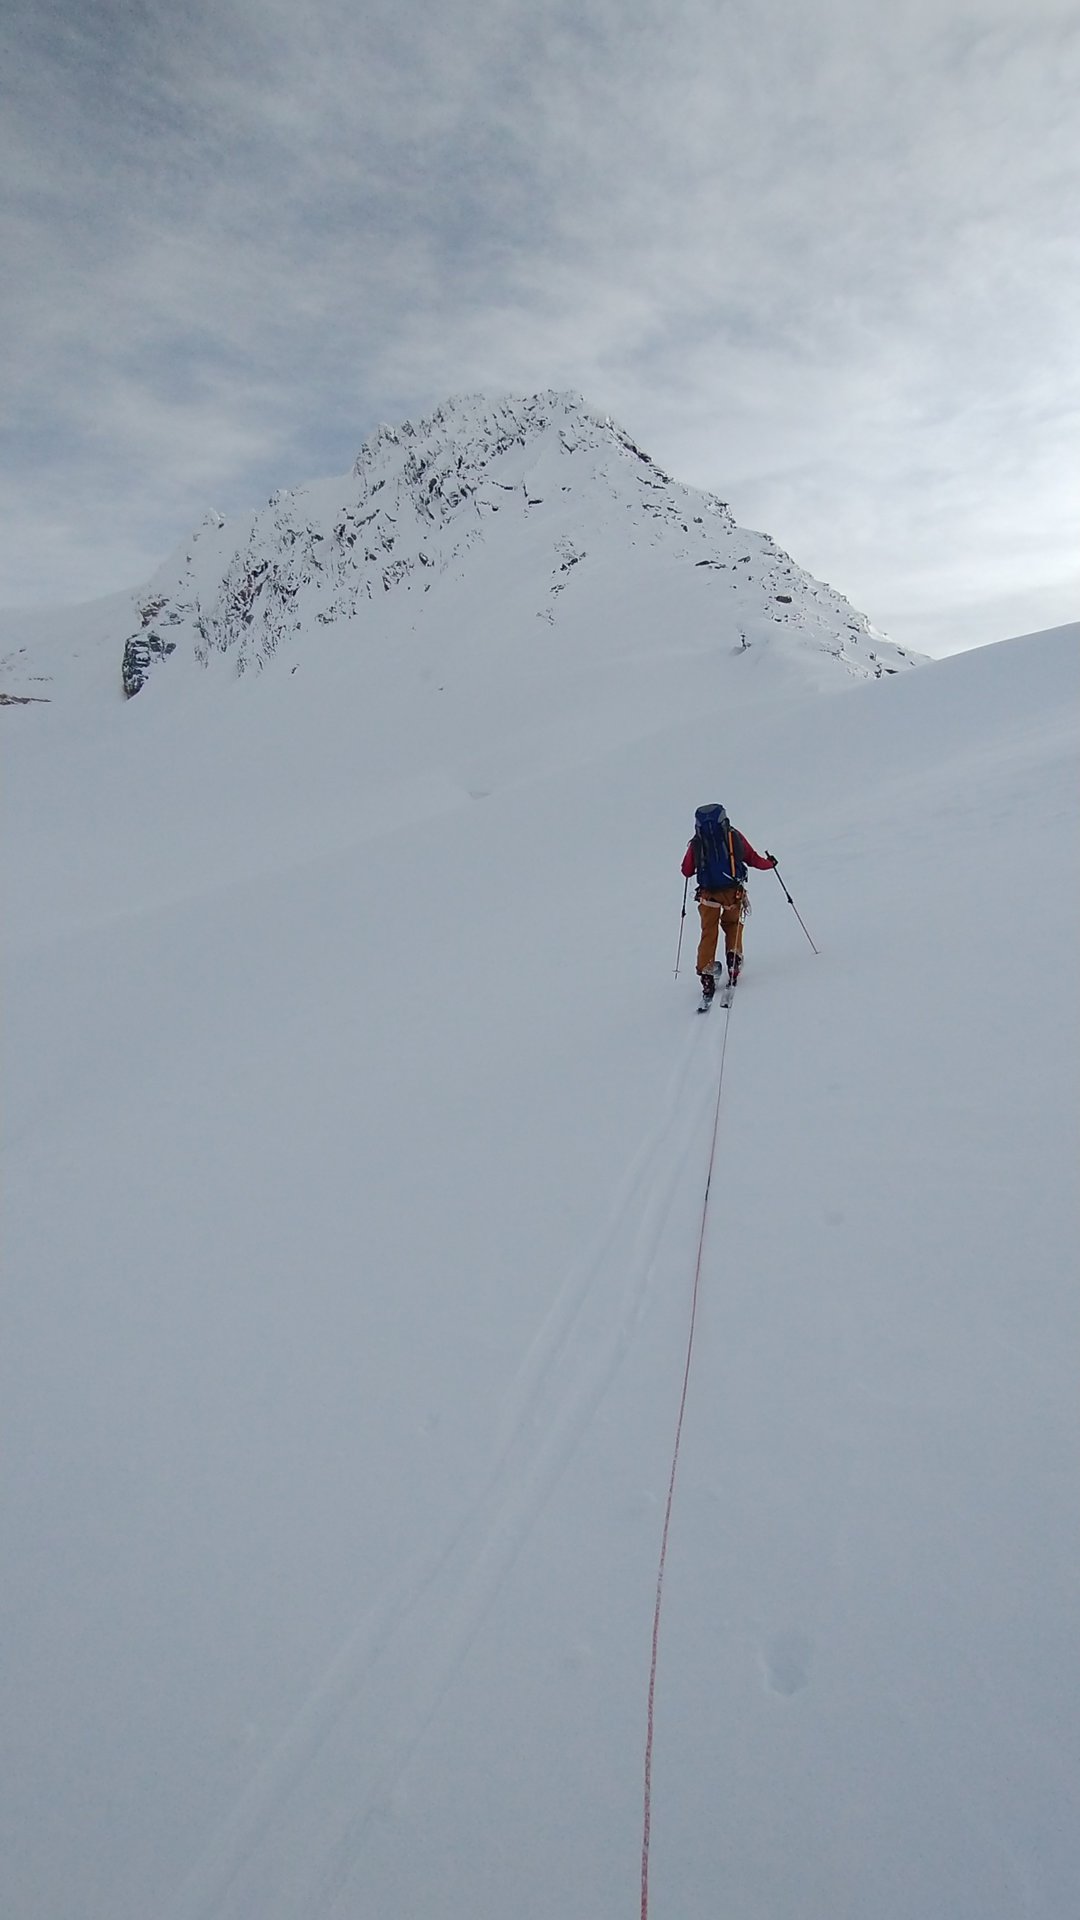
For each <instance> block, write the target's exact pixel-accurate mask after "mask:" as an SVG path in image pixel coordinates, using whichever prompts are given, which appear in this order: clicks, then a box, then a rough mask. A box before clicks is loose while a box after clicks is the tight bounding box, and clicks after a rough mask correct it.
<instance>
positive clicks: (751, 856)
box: [735, 828, 772, 873]
mask: <svg viewBox="0 0 1080 1920" xmlns="http://www.w3.org/2000/svg"><path fill="white" fill-rule="evenodd" d="M735 831H736V836H737V838H738V839H739V840H741V841H742V850H743V858H744V859H745V861H746V864H747V866H750V867H760V868H761V870H762V872H763V873H768V871H769V869H770V868H771V866H772V861H771V860H766V859H765V857H764V855H763V854H760V853H758V852H757V851H756V849H755V848H754V847H752V846H751V845H750V842H749V840H748V839H747V837H746V835H745V833H739V831H738V828H736V830H735Z"/></svg>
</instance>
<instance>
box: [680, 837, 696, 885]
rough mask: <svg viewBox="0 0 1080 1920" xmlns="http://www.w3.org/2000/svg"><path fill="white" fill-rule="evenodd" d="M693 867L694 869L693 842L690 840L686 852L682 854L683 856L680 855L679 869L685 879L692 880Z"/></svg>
mask: <svg viewBox="0 0 1080 1920" xmlns="http://www.w3.org/2000/svg"><path fill="white" fill-rule="evenodd" d="M694 869H695V861H694V843H693V841H692V840H691V842H690V845H689V846H688V847H687V849H686V852H685V853H684V854H683V857H682V868H681V871H682V873H683V874H684V875H685V877H686V879H687V880H692V879H693V877H694Z"/></svg>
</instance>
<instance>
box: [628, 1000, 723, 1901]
mask: <svg viewBox="0 0 1080 1920" xmlns="http://www.w3.org/2000/svg"><path fill="white" fill-rule="evenodd" d="M730 1027H731V1011H730V1007H729V1009H728V1013H727V1017H726V1019H725V1021H724V1040H723V1045H722V1047H721V1049H720V1072H719V1074H718V1076H717V1082H716V1111H715V1113H714V1114H713V1127H712V1141H711V1143H710V1146H709V1171H708V1176H707V1178H706V1181H705V1194H704V1197H703V1199H702V1203H701V1230H700V1232H699V1234H698V1249H697V1264H696V1266H695V1268H694V1287H693V1292H692V1294H691V1298H690V1330H689V1334H688V1337H687V1341H686V1365H685V1367H684V1369H683V1382H682V1395H681V1397H680V1400H679V1417H678V1420H677V1421H676V1424H675V1446H674V1449H673V1451H672V1456H671V1476H670V1479H669V1480H668V1490H667V1505H666V1507H665V1509H664V1530H663V1533H662V1535H661V1537H660V1564H659V1566H658V1568H657V1573H656V1606H655V1608H654V1609H653V1628H652V1661H651V1664H650V1667H649V1710H648V1717H647V1722H646V1731H645V1805H644V1819H643V1824H642V1835H641V1920H649V1835H650V1830H651V1827H652V1751H653V1709H654V1706H655V1702H656V1656H657V1650H658V1647H659V1644H660V1608H661V1604H662V1601H663V1597H664V1566H665V1563H666V1561H667V1544H668V1532H669V1530H670V1527H671V1507H672V1502H673V1500H674V1498H675V1477H676V1474H677V1473H678V1470H679V1448H680V1446H681V1444H682V1430H683V1416H684V1414H685V1412H686V1396H687V1391H688V1389H689V1386H690V1365H691V1362H692V1360H693V1357H694V1329H695V1327H696V1325H697V1310H698V1296H699V1294H700V1292H701V1266H702V1260H703V1257H704V1253H705V1227H706V1224H707V1221H708V1215H709V1191H710V1189H711V1187H712V1177H713V1168H714V1166H715V1164H716V1140H717V1134H718V1133H719V1130H720V1097H721V1095H722V1093H723V1090H724V1062H725V1060H726V1059H727V1043H728V1032H729V1030H730Z"/></svg>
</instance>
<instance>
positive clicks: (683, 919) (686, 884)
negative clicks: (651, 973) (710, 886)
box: [675, 879, 690, 980]
mask: <svg viewBox="0 0 1080 1920" xmlns="http://www.w3.org/2000/svg"><path fill="white" fill-rule="evenodd" d="M689 885H690V881H689V879H686V880H684V881H683V890H682V914H681V916H680V919H679V944H678V946H677V947H676V949H675V978H676V980H677V979H678V977H679V955H680V954H681V953H682V937H683V928H684V926H685V925H686V893H687V888H688V887H689Z"/></svg>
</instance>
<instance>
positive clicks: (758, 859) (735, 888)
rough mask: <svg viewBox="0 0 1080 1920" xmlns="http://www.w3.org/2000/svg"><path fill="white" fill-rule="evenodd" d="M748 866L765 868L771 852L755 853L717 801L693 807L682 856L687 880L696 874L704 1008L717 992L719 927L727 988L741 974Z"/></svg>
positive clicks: (770, 863)
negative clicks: (691, 831)
mask: <svg viewBox="0 0 1080 1920" xmlns="http://www.w3.org/2000/svg"><path fill="white" fill-rule="evenodd" d="M747 865H750V866H751V867H760V868H761V869H762V870H763V871H765V872H767V871H768V869H769V868H770V867H775V865H776V856H775V855H774V854H771V853H764V854H762V853H757V852H755V850H754V848H753V847H752V846H751V845H750V842H749V840H748V839H747V838H746V835H745V834H744V833H740V832H739V829H738V827H733V826H732V824H731V821H730V820H729V819H728V817H727V814H726V813H725V811H724V809H723V807H721V806H720V805H719V804H718V803H716V802H713V803H712V804H711V805H709V806H705V807H698V809H697V811H696V813H695V815H694V837H693V839H692V840H691V842H690V845H689V846H688V847H687V849H686V852H685V854H684V855H683V863H682V871H683V873H684V875H685V876H686V878H687V879H688V880H689V879H690V877H691V875H692V874H696V875H697V889H696V891H695V893H694V898H695V900H696V901H697V903H698V911H699V913H700V914H701V941H700V944H699V946H698V953H697V971H698V979H699V980H700V981H701V999H702V1007H703V1008H704V1007H707V1006H708V1004H709V1002H710V1000H711V999H712V997H713V994H714V993H715V992H716V974H717V971H718V969H717V967H716V964H715V963H716V943H717V938H718V936H719V933H720V929H721V927H723V929H724V947H725V958H726V960H727V970H728V984H729V987H733V986H734V985H735V982H736V980H737V979H738V977H739V975H740V973H741V972H742V939H743V920H744V919H745V917H746V913H747V898H746V869H747Z"/></svg>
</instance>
